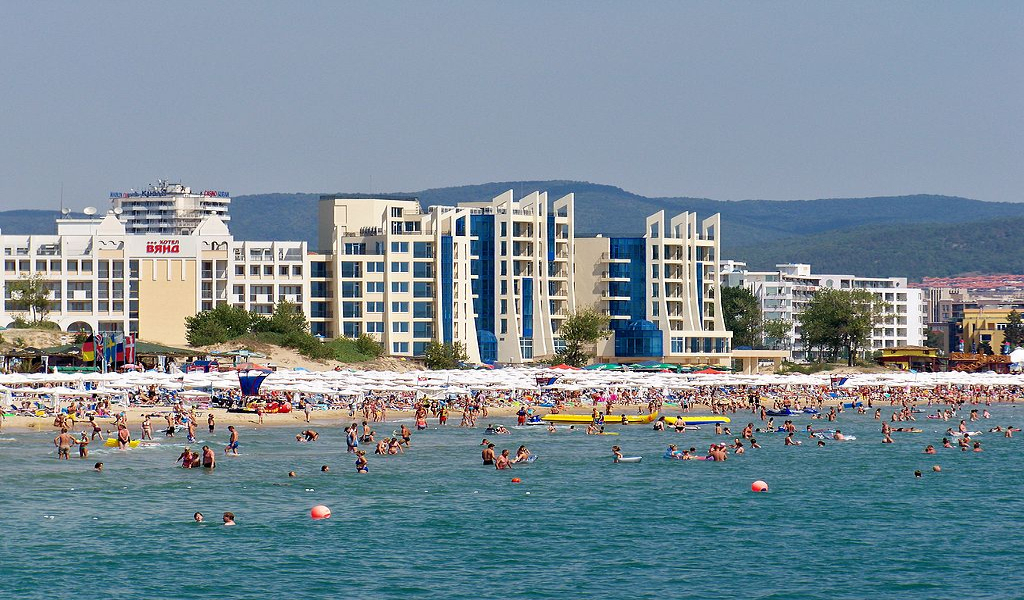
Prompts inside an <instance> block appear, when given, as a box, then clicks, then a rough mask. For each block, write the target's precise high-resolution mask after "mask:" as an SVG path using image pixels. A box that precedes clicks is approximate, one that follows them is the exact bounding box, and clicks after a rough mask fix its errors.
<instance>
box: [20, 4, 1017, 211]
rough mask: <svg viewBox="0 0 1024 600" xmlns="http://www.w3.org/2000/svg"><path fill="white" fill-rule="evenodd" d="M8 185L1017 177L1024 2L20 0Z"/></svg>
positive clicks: (909, 185) (75, 201) (945, 187)
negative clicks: (161, 181) (161, 180)
mask: <svg viewBox="0 0 1024 600" xmlns="http://www.w3.org/2000/svg"><path fill="white" fill-rule="evenodd" d="M0 15H2V19H0V77H2V81H0V90H2V91H0V94H2V102H0V165H2V171H0V174H2V177H0V208H4V209H6V208H15V207H44V206H45V207H50V206H52V207H56V205H57V202H58V194H59V190H60V184H61V182H63V184H64V196H65V202H66V204H67V205H69V206H73V207H76V208H80V207H81V206H84V205H86V204H102V203H103V202H104V201H105V200H106V198H107V196H108V192H110V191H113V190H120V189H127V188H130V187H139V186H143V185H145V184H146V183H149V182H152V181H154V180H155V179H157V178H172V179H180V180H182V181H183V182H184V183H186V184H190V185H192V186H193V187H197V188H203V189H223V190H228V191H230V192H231V193H232V194H235V195H239V194H247V193H259V192H275V191H276V192H292V191H306V192H333V191H377V192H380V191H413V190H419V189H424V188H429V187H440V186H448V185H461V184H469V183H483V182H487V181H499V180H513V179H579V180H588V181H593V182H599V183H608V184H612V185H617V186H621V187H623V188H626V189H628V190H631V191H635V192H638V193H642V194H646V195H688V196H706V197H711V198H717V199H744V198H771V199H795V198H817V197H834V196H861V195H883V194H907V193H941V194H950V195H962V196H968V197H973V198H978V199H982V200H1020V199H1024V194H1022V190H1024V186H1022V184H1024V168H1022V167H1024V165H1022V158H1024V142H1022V140H1024V116H1022V115H1024V35H1022V31H1024V3H1022V2H1016V1H1015V2H983V1H982V2H974V1H972V2H931V1H929V2H891V1H885V2H878V3H872V2H863V1H858V2H835V3H831V2H818V1H807V2H782V3H780V2H761V1H751V2H710V1H709V2H666V3H659V2H615V3H612V2H578V3H576V2H501V3H499V2H464V3H462V2H459V3H441V2H396V3H388V2H360V3H355V2H352V3H349V2H310V1H301V2H286V1H279V2H238V3H233V2H207V1H203V2H181V1H174V2H167V1H160V2H137V1H131V2H99V1H96V2H70V1H67V2H15V1H13V0H9V1H7V2H4V3H3V5H2V13H0Z"/></svg>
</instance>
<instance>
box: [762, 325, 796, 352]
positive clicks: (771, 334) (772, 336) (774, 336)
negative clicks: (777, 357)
mask: <svg viewBox="0 0 1024 600" xmlns="http://www.w3.org/2000/svg"><path fill="white" fill-rule="evenodd" d="M761 330H762V332H763V334H764V338H765V341H767V340H772V343H771V346H772V347H773V348H778V347H779V344H780V342H782V341H783V340H786V339H788V338H789V332H790V331H792V330H793V323H792V322H790V321H787V320H786V319H768V320H767V321H764V322H763V323H762V324H761Z"/></svg>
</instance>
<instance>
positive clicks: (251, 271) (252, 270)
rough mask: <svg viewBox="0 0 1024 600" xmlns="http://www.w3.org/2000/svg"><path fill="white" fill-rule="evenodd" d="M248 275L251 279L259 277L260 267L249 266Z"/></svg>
mask: <svg viewBox="0 0 1024 600" xmlns="http://www.w3.org/2000/svg"><path fill="white" fill-rule="evenodd" d="M249 275H251V276H252V277H259V276H260V266H259V265H250V266H249Z"/></svg>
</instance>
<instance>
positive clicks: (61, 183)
mask: <svg viewBox="0 0 1024 600" xmlns="http://www.w3.org/2000/svg"><path fill="white" fill-rule="evenodd" d="M60 214H62V215H67V213H66V212H64V182H63V181H62V182H60Z"/></svg>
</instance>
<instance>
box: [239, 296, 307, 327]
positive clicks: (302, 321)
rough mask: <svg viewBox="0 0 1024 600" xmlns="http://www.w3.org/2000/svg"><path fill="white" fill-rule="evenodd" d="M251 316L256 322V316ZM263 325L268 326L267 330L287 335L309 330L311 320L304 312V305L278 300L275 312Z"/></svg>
mask: <svg viewBox="0 0 1024 600" xmlns="http://www.w3.org/2000/svg"><path fill="white" fill-rule="evenodd" d="M250 318H251V319H252V320H253V321H254V322H255V320H256V319H255V317H250ZM261 326H265V327H266V329H265V331H271V332H273V333H281V334H285V335H288V334H294V333H306V332H308V331H309V322H307V321H306V315H305V314H303V312H302V307H301V306H299V305H298V304H293V303H291V302H288V301H282V302H278V303H277V306H275V307H274V312H273V314H271V315H270V318H269V319H266V323H265V325H264V324H261Z"/></svg>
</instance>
